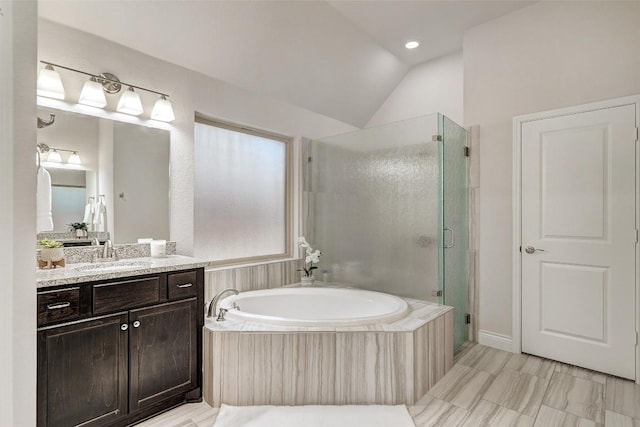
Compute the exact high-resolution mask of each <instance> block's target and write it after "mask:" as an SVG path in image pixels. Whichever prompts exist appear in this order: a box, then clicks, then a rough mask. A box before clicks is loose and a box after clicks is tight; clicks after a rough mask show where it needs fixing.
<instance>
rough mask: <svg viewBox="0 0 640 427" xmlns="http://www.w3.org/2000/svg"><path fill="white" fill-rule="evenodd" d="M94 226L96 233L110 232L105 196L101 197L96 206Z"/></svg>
mask: <svg viewBox="0 0 640 427" xmlns="http://www.w3.org/2000/svg"><path fill="white" fill-rule="evenodd" d="M93 225H94V226H95V231H108V230H107V204H106V202H105V200H104V196H100V198H99V199H98V201H97V202H96V204H95V208H94V210H93Z"/></svg>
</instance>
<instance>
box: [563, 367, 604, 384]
mask: <svg viewBox="0 0 640 427" xmlns="http://www.w3.org/2000/svg"><path fill="white" fill-rule="evenodd" d="M556 372H561V373H563V374H569V375H573V376H574V377H578V378H582V379H583V380H589V381H595V382H597V383H601V384H604V383H605V382H606V381H607V374H603V373H602V372H596V371H592V370H590V369H585V368H580V367H578V366H573V365H567V364H566V363H561V362H557V363H556Z"/></svg>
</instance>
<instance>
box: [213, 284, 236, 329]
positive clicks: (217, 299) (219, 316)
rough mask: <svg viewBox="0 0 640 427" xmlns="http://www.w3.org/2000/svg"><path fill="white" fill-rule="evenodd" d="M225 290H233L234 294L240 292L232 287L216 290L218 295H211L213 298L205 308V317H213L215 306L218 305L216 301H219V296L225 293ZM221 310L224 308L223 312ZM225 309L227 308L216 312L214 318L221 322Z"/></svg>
mask: <svg viewBox="0 0 640 427" xmlns="http://www.w3.org/2000/svg"><path fill="white" fill-rule="evenodd" d="M227 292H233V293H234V295H238V294H239V293H240V291H239V290H237V289H234V288H227V289H223V290H222V291H220V292H218V295H216V296H215V297H213V299H212V300H211V302H210V303H209V310H207V317H213V316H214V314H215V313H216V306H217V305H218V301H220V298H221V297H222V295H224V294H226V293H227ZM222 310H224V312H223V311H222ZM226 311H227V310H225V309H224V308H221V309H220V313H219V314H218V318H217V319H216V320H217V321H218V322H221V321H223V320H224V313H225V312H226Z"/></svg>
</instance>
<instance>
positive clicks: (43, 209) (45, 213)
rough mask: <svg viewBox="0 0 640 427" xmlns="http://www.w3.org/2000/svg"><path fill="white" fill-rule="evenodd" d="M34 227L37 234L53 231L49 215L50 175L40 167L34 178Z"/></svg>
mask: <svg viewBox="0 0 640 427" xmlns="http://www.w3.org/2000/svg"><path fill="white" fill-rule="evenodd" d="M36 226H37V230H38V232H40V231H51V230H53V215H52V213H51V175H50V174H49V172H48V171H47V170H46V169H45V168H43V167H40V168H39V169H38V176H37V178H36Z"/></svg>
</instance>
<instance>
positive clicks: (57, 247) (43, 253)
mask: <svg viewBox="0 0 640 427" xmlns="http://www.w3.org/2000/svg"><path fill="white" fill-rule="evenodd" d="M38 246H40V259H41V260H42V261H46V262H49V261H51V262H57V261H61V260H62V259H64V249H63V248H62V243H60V242H58V241H55V240H49V239H43V240H40V241H39V242H38Z"/></svg>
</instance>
